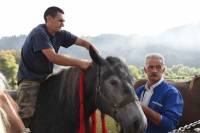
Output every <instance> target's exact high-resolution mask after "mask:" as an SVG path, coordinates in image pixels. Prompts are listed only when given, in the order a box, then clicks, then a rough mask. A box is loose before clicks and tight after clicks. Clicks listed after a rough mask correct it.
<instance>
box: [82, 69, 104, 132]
mask: <svg viewBox="0 0 200 133" xmlns="http://www.w3.org/2000/svg"><path fill="white" fill-rule="evenodd" d="M83 83H84V73H83V72H81V74H80V81H79V87H80V88H79V97H80V128H79V133H85V118H84V94H83V86H84V84H83ZM96 121H97V120H96V113H95V112H94V113H93V114H92V129H91V130H92V133H96V132H97V126H96V125H97V123H96ZM101 126H102V133H107V129H106V124H105V115H104V114H101Z"/></svg>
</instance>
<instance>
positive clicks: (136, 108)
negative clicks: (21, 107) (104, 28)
mask: <svg viewBox="0 0 200 133" xmlns="http://www.w3.org/2000/svg"><path fill="white" fill-rule="evenodd" d="M89 51H90V56H91V58H92V59H93V61H94V62H93V65H92V66H91V67H90V68H89V69H88V70H87V71H84V76H85V80H84V98H85V99H84V109H85V110H84V112H85V123H86V125H87V126H86V133H90V130H89V128H88V127H89V125H88V124H89V116H90V115H91V114H92V113H93V112H94V111H95V110H96V109H97V108H98V109H99V110H100V111H101V112H103V113H105V114H108V115H109V116H111V117H112V118H113V119H114V120H116V122H118V123H119V124H120V126H121V129H122V131H121V132H123V133H143V132H144V131H145V129H146V126H147V122H146V117H145V115H144V113H143V111H142V109H141V106H140V104H139V101H138V98H137V96H136V94H135V92H134V89H133V87H132V84H133V77H132V75H131V74H130V71H129V70H128V68H127V66H126V65H125V64H124V63H123V62H122V61H121V60H120V59H119V58H116V57H108V58H107V59H103V58H101V57H100V56H99V55H97V54H96V52H95V51H94V50H93V49H92V48H90V50H89ZM81 72H82V71H81V70H80V69H79V68H77V67H71V68H69V69H65V70H62V71H60V72H59V73H57V74H55V75H52V76H51V77H49V78H48V79H47V80H46V81H45V82H44V83H43V84H42V85H41V88H40V92H39V97H38V102H37V107H36V112H35V114H34V116H33V118H32V121H31V124H30V128H31V131H32V133H78V131H79V116H80V115H79V111H80V102H79V77H80V73H81Z"/></svg>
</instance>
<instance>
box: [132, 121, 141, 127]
mask: <svg viewBox="0 0 200 133" xmlns="http://www.w3.org/2000/svg"><path fill="white" fill-rule="evenodd" d="M139 126H140V123H139V121H138V120H136V121H134V122H133V127H134V128H135V129H139Z"/></svg>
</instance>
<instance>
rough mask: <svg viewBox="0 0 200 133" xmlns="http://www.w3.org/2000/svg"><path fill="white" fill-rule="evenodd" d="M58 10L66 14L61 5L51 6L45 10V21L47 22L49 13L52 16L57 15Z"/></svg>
mask: <svg viewBox="0 0 200 133" xmlns="http://www.w3.org/2000/svg"><path fill="white" fill-rule="evenodd" d="M58 12H60V13H62V14H64V11H63V10H62V9H61V8H59V7H56V6H51V7H49V8H47V9H46V11H45V12H44V21H45V22H47V16H48V15H50V16H51V17H55V16H56V15H57V13H58Z"/></svg>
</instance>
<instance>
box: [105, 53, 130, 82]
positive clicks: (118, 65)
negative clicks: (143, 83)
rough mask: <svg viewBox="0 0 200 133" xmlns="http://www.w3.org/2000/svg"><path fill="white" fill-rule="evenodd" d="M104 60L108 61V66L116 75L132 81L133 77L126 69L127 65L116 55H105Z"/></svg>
mask: <svg viewBox="0 0 200 133" xmlns="http://www.w3.org/2000/svg"><path fill="white" fill-rule="evenodd" d="M106 60H107V61H108V62H109V64H110V67H111V68H112V69H113V70H114V71H115V72H116V73H117V75H118V76H119V77H120V78H121V79H124V78H126V79H127V80H128V81H130V82H134V77H133V75H132V74H131V72H130V70H129V69H128V67H127V65H126V64H125V63H124V62H123V61H122V60H121V59H119V58H117V57H111V56H110V57H107V58H106Z"/></svg>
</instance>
